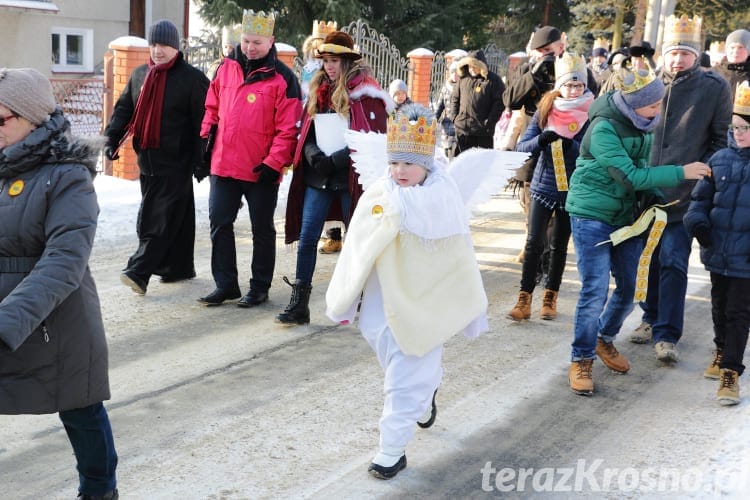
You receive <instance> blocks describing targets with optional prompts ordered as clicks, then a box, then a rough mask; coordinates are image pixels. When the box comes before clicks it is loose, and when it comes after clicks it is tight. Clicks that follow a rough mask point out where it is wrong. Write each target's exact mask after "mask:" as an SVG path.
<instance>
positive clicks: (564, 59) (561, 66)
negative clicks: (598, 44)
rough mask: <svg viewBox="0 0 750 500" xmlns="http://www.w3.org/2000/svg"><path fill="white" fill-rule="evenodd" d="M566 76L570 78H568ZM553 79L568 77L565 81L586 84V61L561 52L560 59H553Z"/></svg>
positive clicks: (580, 57)
mask: <svg viewBox="0 0 750 500" xmlns="http://www.w3.org/2000/svg"><path fill="white" fill-rule="evenodd" d="M568 75H570V76H569V77H568ZM555 77H556V78H557V79H559V78H562V77H568V78H567V80H575V81H578V82H583V83H586V79H587V78H588V73H587V71H586V61H585V60H584V59H583V57H582V56H578V55H575V54H571V53H570V52H563V54H562V55H561V56H560V57H557V58H555ZM567 80H566V81H567Z"/></svg>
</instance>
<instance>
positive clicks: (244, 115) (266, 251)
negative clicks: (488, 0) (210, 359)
mask: <svg viewBox="0 0 750 500" xmlns="http://www.w3.org/2000/svg"><path fill="white" fill-rule="evenodd" d="M274 22H275V14H274V13H269V14H266V13H265V12H262V11H261V12H257V13H256V12H254V11H252V10H246V11H245V12H244V14H243V16H242V35H241V40H240V45H239V49H240V50H239V51H235V54H234V55H233V56H232V57H228V58H227V59H226V60H225V61H224V63H223V64H222V65H221V66H220V67H219V70H218V72H217V74H216V77H215V78H214V80H213V81H212V82H211V86H210V88H209V91H208V95H207V96H206V103H205V107H206V113H205V116H204V118H203V124H202V126H201V137H202V138H204V139H205V142H206V144H212V150H211V151H207V153H206V154H208V155H210V158H211V193H210V195H209V220H210V223H211V243H212V249H211V272H212V273H213V277H214V281H215V283H216V289H215V290H214V291H213V292H211V293H210V294H208V295H206V296H205V297H201V298H200V299H198V301H199V302H201V303H203V304H206V305H208V306H216V305H220V304H222V303H223V302H224V301H225V300H227V299H237V298H240V296H241V295H242V292H241V291H240V285H239V279H238V273H237V253H236V247H235V239H234V220H235V219H236V218H237V212H238V211H239V208H240V205H241V201H242V197H243V196H244V198H245V200H246V201H247V206H248V209H249V212H250V222H251V224H252V232H253V257H252V264H251V278H250V290H249V291H248V293H247V294H245V296H244V297H242V299H241V300H240V301H239V302H238V303H237V305H238V306H240V307H254V306H257V305H259V304H262V303H264V302H266V301H267V300H268V290H269V288H270V287H271V280H272V278H273V273H274V267H275V265H276V228H275V225H274V221H273V215H274V210H275V209H276V202H277V198H278V192H279V183H280V182H281V177H282V169H284V168H286V167H288V166H289V165H291V163H292V155H293V153H294V148H295V147H296V145H297V133H298V127H297V120H298V119H299V116H300V113H301V111H302V104H301V101H300V89H299V82H298V81H297V77H296V76H295V75H294V73H293V72H292V70H291V69H289V68H288V67H287V66H286V65H285V64H284V63H282V62H281V61H279V60H278V58H277V55H276V47H275V46H274V38H273V28H274ZM210 136H213V137H215V141H211V140H209V137H210Z"/></svg>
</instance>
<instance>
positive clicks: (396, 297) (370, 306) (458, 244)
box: [326, 105, 492, 479]
mask: <svg viewBox="0 0 750 500" xmlns="http://www.w3.org/2000/svg"><path fill="white" fill-rule="evenodd" d="M436 132H437V120H436V119H435V118H434V116H433V115H432V113H431V112H430V111H429V110H428V109H426V108H424V107H422V106H418V105H411V106H405V107H403V108H402V109H401V110H400V111H399V112H398V113H397V114H396V115H395V117H392V118H391V119H390V120H389V124H388V133H387V145H385V144H383V143H382V142H379V143H378V142H377V140H378V139H377V136H379V135H380V134H362V138H363V140H362V142H360V143H355V142H352V140H353V139H352V137H350V138H349V139H348V142H349V144H350V148H351V149H352V151H353V153H352V159H353V160H354V161H355V166H356V165H359V168H358V171H359V172H360V177H361V178H363V179H365V177H366V176H365V175H364V173H363V172H362V171H361V170H360V169H361V168H362V165H361V164H362V163H363V162H366V161H368V160H367V158H371V157H373V156H377V157H379V158H380V160H379V165H378V166H376V167H375V168H377V169H378V170H379V172H380V176H379V178H378V179H377V180H375V181H374V182H373V183H372V184H370V185H366V186H365V192H364V194H363V195H362V198H360V200H359V204H358V205H357V208H356V210H355V212H354V215H353V217H352V220H351V224H350V226H349V232H348V236H347V243H346V245H344V248H343V250H342V252H341V255H340V257H339V260H338V263H337V265H336V269H335V270H334V273H333V277H332V279H331V283H330V286H329V288H328V291H327V293H326V303H327V311H326V313H327V315H328V317H330V318H331V319H332V320H334V321H337V322H339V323H342V324H348V323H350V322H352V321H353V320H354V316H355V313H356V311H357V306H358V305H359V304H360V297H361V310H360V314H359V327H360V330H361V331H362V335H363V336H364V337H365V340H367V342H368V343H369V344H370V346H371V347H372V349H373V351H375V354H376V356H377V358H378V361H379V363H380V365H381V367H382V368H383V371H384V372H385V382H384V389H383V390H384V393H385V403H384V405H383V415H382V417H381V419H380V450H379V451H378V453H377V455H376V456H375V458H374V459H373V460H372V463H371V464H370V466H369V469H368V470H369V472H370V473H371V474H372V475H373V476H375V477H377V478H380V479H389V478H392V477H394V476H395V475H396V474H398V472H399V471H400V470H401V469H403V468H404V467H406V455H405V450H406V445H407V443H408V442H409V441H410V440H411V439H412V438H413V437H414V431H415V424H417V425H419V426H420V427H422V428H427V427H430V426H431V425H432V424H433V423H434V421H435V415H436V412H437V410H436V406H435V394H436V392H437V388H438V386H439V385H440V381H441V379H442V374H443V370H442V367H441V358H442V354H443V342H445V341H446V340H448V339H449V338H450V337H452V336H453V335H454V334H456V333H458V332H461V331H464V332H465V333H466V334H467V335H468V336H477V335H479V333H481V332H482V331H485V330H486V329H487V316H486V309H487V297H486V295H485V292H484V287H483V284H482V278H481V275H480V274H479V267H478V265H477V261H476V257H475V255H474V249H473V246H472V241H471V236H470V232H469V221H468V216H467V210H466V205H465V201H464V199H463V196H462V193H461V191H460V189H459V186H458V185H457V183H456V182H455V181H454V179H453V176H452V175H451V173H449V172H447V171H446V170H445V169H444V168H443V167H442V165H440V164H439V163H437V162H436V161H435V160H434V154H435V139H436ZM350 135H351V136H356V135H357V133H353V134H350ZM370 138H372V139H375V141H374V142H375V143H376V145H375V146H374V149H373V150H372V151H367V150H366V147H367V145H366V144H365V142H366V140H369V139H370ZM354 139H356V137H355V138H354ZM377 149H380V152H379V153H378V151H377ZM484 151H488V150H484ZM489 151H490V153H492V151H491V150H489ZM383 153H387V159H386V158H385V155H384V154H383ZM462 156H464V155H462ZM466 158H467V159H468V161H469V162H472V161H473V160H472V158H473V159H474V160H476V157H472V156H471V154H470V152H467V153H466ZM385 161H387V176H382V172H383V168H386V165H385ZM473 163H475V164H481V163H479V162H476V161H473ZM481 165H482V166H486V165H487V163H484V164H481ZM364 182H367V181H366V180H365V181H364Z"/></svg>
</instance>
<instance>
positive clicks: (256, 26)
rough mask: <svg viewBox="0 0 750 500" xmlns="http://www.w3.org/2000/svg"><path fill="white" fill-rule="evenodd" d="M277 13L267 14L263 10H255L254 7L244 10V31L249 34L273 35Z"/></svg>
mask: <svg viewBox="0 0 750 500" xmlns="http://www.w3.org/2000/svg"><path fill="white" fill-rule="evenodd" d="M275 21H276V14H275V13H274V12H269V13H268V14H266V13H265V12H263V11H262V10H261V11H260V12H255V11H254V10H253V9H250V10H245V11H243V12H242V32H243V33H245V34H247V35H258V36H273V25H274V22H275Z"/></svg>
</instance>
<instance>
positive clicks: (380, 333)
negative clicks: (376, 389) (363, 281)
mask: <svg viewBox="0 0 750 500" xmlns="http://www.w3.org/2000/svg"><path fill="white" fill-rule="evenodd" d="M360 328H361V330H362V335H363V336H364V338H365V340H367V343H368V344H370V347H372V350H373V351H375V355H376V356H377V358H378V362H379V363H380V367H381V368H382V369H383V372H384V373H385V380H384V382H383V393H384V395H385V401H384V403H383V415H382V416H381V417H380V451H381V452H382V453H385V454H387V455H395V456H400V455H401V454H402V453H403V452H404V450H405V449H406V445H407V444H408V443H409V441H411V439H412V438H413V437H414V431H415V428H416V423H417V420H418V419H419V418H420V417H421V416H422V415H423V414H424V413H425V412H426V411H427V409H428V408H430V407H431V405H432V395H433V394H434V393H435V390H436V389H437V388H438V387H439V386H440V382H441V380H442V378H443V368H442V366H441V361H442V357H443V346H442V345H439V346H438V347H436V348H435V349H433V350H432V351H430V352H428V353H427V354H425V355H424V356H421V357H420V356H409V355H406V354H404V353H403V352H401V349H400V348H399V346H398V343H396V339H395V338H394V337H393V333H391V329H390V328H389V327H388V324H387V322H386V319H385V314H384V312H383V300H382V294H381V290H380V284H379V282H378V280H377V277H375V273H373V275H372V277H371V278H370V279H369V280H368V282H367V285H366V287H365V291H364V296H363V299H362V309H361V311H360Z"/></svg>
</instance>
